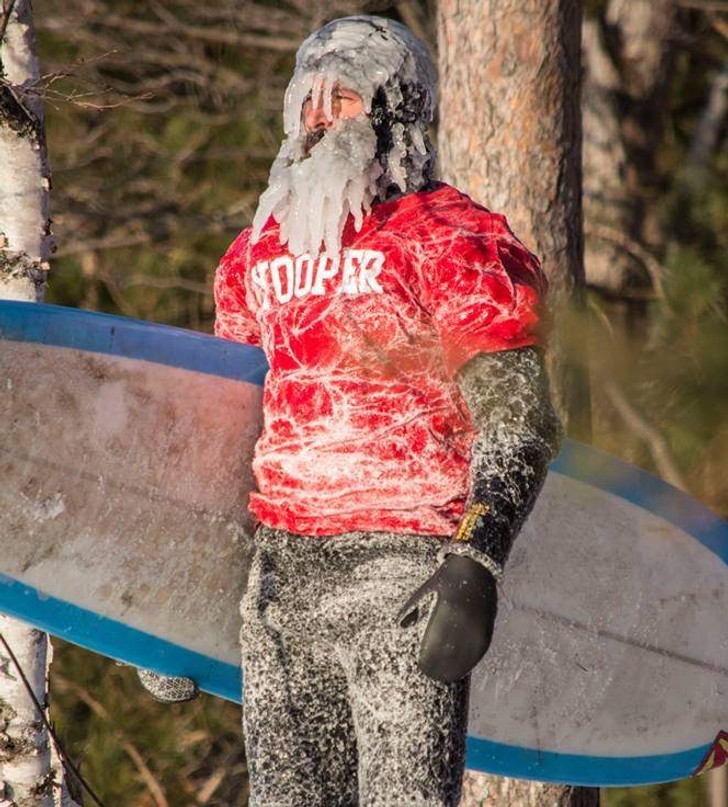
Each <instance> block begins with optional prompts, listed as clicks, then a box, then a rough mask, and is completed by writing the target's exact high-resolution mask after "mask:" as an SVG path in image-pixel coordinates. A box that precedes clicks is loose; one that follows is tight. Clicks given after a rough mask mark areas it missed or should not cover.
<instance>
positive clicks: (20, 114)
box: [0, 0, 74, 807]
mask: <svg viewBox="0 0 728 807" xmlns="http://www.w3.org/2000/svg"><path fill="white" fill-rule="evenodd" d="M2 33H4V36H3V37H2V39H1V40H0V71H1V72H0V298H5V299H14V300H28V301H39V300H41V299H42V297H43V289H44V285H45V277H46V274H47V271H48V258H49V253H50V249H51V236H50V219H49V215H48V192H49V187H50V186H49V176H50V175H49V170H48V162H47V156H46V149H45V142H44V130H43V102H42V98H41V96H40V95H39V94H38V93H36V92H35V90H36V89H37V82H38V80H39V77H40V70H39V65H38V59H37V56H36V50H35V36H34V32H33V26H32V18H31V9H30V0H15V1H14V2H13V0H3V3H2V7H0V34H2ZM0 633H2V636H3V638H4V639H5V641H6V642H7V644H8V645H9V646H10V648H11V649H12V651H13V653H14V654H15V656H16V658H17V661H18V664H19V666H20V667H21V669H22V670H23V672H24V674H25V676H26V678H27V679H28V683H29V684H30V686H31V689H32V691H33V693H34V695H35V698H36V699H37V701H38V703H40V704H41V705H42V706H43V707H45V706H46V703H47V670H48V665H49V664H50V656H51V648H50V644H49V641H48V637H47V636H46V635H45V634H44V633H42V632H40V631H37V630H33V629H32V628H30V627H29V626H27V625H25V624H24V623H21V622H18V621H17V620H14V619H10V618H9V617H7V616H3V615H0ZM53 756H54V755H53V753H52V744H51V742H50V738H49V736H48V731H47V729H46V728H45V726H44V724H43V721H42V720H41V718H40V715H39V713H38V707H37V706H36V704H35V703H34V702H33V699H32V698H31V696H30V694H29V693H28V691H27V689H26V686H25V683H24V682H23V680H22V678H21V676H20V674H19V673H18V670H17V668H16V666H15V663H14V662H13V660H12V659H11V658H10V657H9V655H8V653H7V651H6V650H5V647H4V646H3V645H0V805H1V806H2V807H11V806H12V807H54V806H55V807H58V806H59V805H63V807H65V806H66V805H67V806H68V807H73V805H74V802H72V801H71V800H70V798H69V796H68V792H67V789H66V787H65V782H64V781H63V777H62V776H61V775H60V773H59V772H60V765H58V764H57V760H56V764H55V765H54V764H53V759H52V758H53Z"/></svg>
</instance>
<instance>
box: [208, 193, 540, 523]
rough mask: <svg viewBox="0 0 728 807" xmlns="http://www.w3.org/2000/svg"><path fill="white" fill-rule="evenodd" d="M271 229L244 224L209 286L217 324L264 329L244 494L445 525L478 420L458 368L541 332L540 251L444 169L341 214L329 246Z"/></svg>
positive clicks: (369, 519)
mask: <svg viewBox="0 0 728 807" xmlns="http://www.w3.org/2000/svg"><path fill="white" fill-rule="evenodd" d="M278 236H279V234H278V227H277V226H276V225H275V222H273V221H271V222H269V223H268V225H267V226H266V227H265V229H264V231H263V232H262V235H261V238H260V239H259V241H258V242H257V243H255V244H253V243H252V241H251V239H250V231H249V230H248V231H245V232H244V233H243V234H242V235H241V236H240V238H239V239H238V240H237V241H236V242H235V243H234V244H233V246H232V247H231V250H230V251H229V252H228V254H227V255H226V256H225V258H224V259H223V261H222V262H221V264H220V267H219V269H218V273H217V277H216V287H215V291H216V301H217V321H216V333H217V334H218V335H219V336H227V337H228V338H242V339H243V340H244V341H253V342H255V341H256V340H259V341H260V344H262V346H263V348H264V350H265V351H266V354H267V356H268V360H269V363H270V367H271V370H270V373H269V375H268V378H267V380H266V388H265V399H264V409H265V424H264V431H263V434H262V436H261V438H260V440H259V442H258V445H257V447H256V457H255V462H254V472H255V475H256V480H257V483H258V488H259V490H258V492H257V493H256V494H253V496H252V497H251V509H252V510H253V512H254V513H255V515H256V516H257V517H258V518H259V519H260V520H261V521H262V522H263V523H265V524H268V525H269V526H272V527H277V528H281V529H287V530H290V531H291V532H294V533H300V534H337V533H341V532H348V531H351V530H357V529H358V530H395V531H397V530H398V531H401V532H411V533H421V534H436V535H451V534H452V533H453V531H454V528H455V526H456V525H457V522H458V520H459V518H460V516H461V515H462V511H463V506H464V503H465V499H466V497H467V494H468V488H469V463H470V450H471V445H472V442H473V439H474V436H475V428H474V425H473V423H472V421H471V419H470V416H469V414H468V411H467V407H466V406H465V404H464V401H463V400H462V397H461V395H460V392H459V389H458V386H457V383H456V381H455V379H454V374H455V372H456V371H457V369H458V368H459V367H460V366H462V364H463V363H464V362H466V361H467V360H468V359H470V358H471V357H472V356H474V355H475V354H476V353H478V352H492V351H499V350H506V349H509V348H516V347H522V346H525V345H530V344H534V343H536V342H537V334H536V327H537V324H538V319H539V317H538V307H539V300H540V298H541V297H542V295H543V293H544V291H545V281H544V278H543V275H542V274H541V271H540V268H539V265H538V262H537V260H536V259H535V258H534V257H533V255H531V253H529V252H528V250H527V249H526V248H525V247H524V246H523V245H522V244H521V243H520V242H519V241H518V239H517V238H516V237H515V236H514V235H513V234H512V233H511V231H510V230H509V228H508V226H507V224H506V223H505V220H504V219H503V217H502V216H498V215H494V214H491V213H489V212H488V211H486V210H484V209H483V208H481V207H479V206H478V205H475V204H474V203H473V202H471V200H469V199H468V198H467V197H466V196H464V195H463V194H460V193H459V192H458V191H456V190H455V189H453V188H451V187H449V186H447V185H440V186H439V187H437V188H435V189H432V190H429V191H423V192H420V193H417V194H409V195H406V196H404V197H401V198H398V199H396V200H393V201H391V202H386V203H383V204H378V205H375V206H374V207H373V208H372V210H371V212H370V213H369V214H368V215H367V216H365V218H364V221H363V223H362V227H361V230H360V231H359V232H357V231H356V230H355V228H354V226H353V222H352V221H351V220H349V222H348V223H347V226H346V227H345V228H344V232H343V236H342V250H341V253H340V254H339V255H337V256H334V257H333V258H332V257H331V256H328V255H326V254H314V255H302V256H298V257H296V256H293V255H291V254H290V253H289V252H288V251H287V250H286V249H285V248H283V247H281V245H280V241H279V237H278Z"/></svg>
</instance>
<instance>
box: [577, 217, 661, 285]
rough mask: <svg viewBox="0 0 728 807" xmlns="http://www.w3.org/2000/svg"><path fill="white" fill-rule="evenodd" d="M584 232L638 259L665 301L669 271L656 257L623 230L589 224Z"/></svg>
mask: <svg viewBox="0 0 728 807" xmlns="http://www.w3.org/2000/svg"><path fill="white" fill-rule="evenodd" d="M584 232H585V234H586V235H591V236H593V237H594V238H600V239H601V240H603V241H608V242H610V243H611V244H616V245H617V246H618V247H621V248H622V249H624V250H625V251H626V252H628V253H629V254H630V255H632V257H634V258H636V259H637V260H638V261H639V262H640V263H641V264H642V265H643V266H644V267H645V269H646V270H647V274H648V275H649V277H650V280H651V282H652V287H653V289H654V290H655V295H656V296H657V298H658V299H660V300H664V299H665V284H664V280H663V278H664V276H665V274H666V273H667V270H666V269H665V267H664V266H663V265H662V264H661V263H660V262H659V261H658V260H657V259H656V258H655V257H654V256H652V255H650V253H649V252H648V251H647V250H646V249H645V248H644V247H642V246H640V244H638V243H637V242H636V241H634V240H633V239H631V238H629V237H628V236H627V235H625V233H624V232H622V231H621V230H618V229H616V228H614V227H608V226H606V225H604V224H589V223H587V225H586V227H585V229H584Z"/></svg>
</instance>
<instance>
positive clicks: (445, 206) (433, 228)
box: [400, 182, 509, 235]
mask: <svg viewBox="0 0 728 807" xmlns="http://www.w3.org/2000/svg"><path fill="white" fill-rule="evenodd" d="M408 201H409V204H408V205H407V206H405V207H403V210H402V213H403V215H402V216H401V223H400V226H403V227H404V228H407V227H411V228H412V229H413V230H418V231H424V232H443V231H447V230H450V231H452V232H454V233H461V234H463V235H487V234H501V233H503V234H505V233H508V232H509V229H508V224H507V222H506V219H505V216H503V215H502V214H500V213H495V212H493V211H492V210H489V209H488V208H487V207H485V206H484V205H482V204H480V203H479V202H477V201H475V200H474V199H472V198H471V197H470V196H468V194H467V193H464V192H463V191H461V190H459V189H458V188H456V187H454V186H453V185H449V184H448V183H446V182H437V183H433V184H432V185H431V186H430V187H429V188H425V189H423V190H420V191H417V192H416V193H414V194H412V195H411V198H410V199H409V200H408Z"/></svg>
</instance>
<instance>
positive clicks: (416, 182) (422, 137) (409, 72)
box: [283, 15, 435, 196]
mask: <svg viewBox="0 0 728 807" xmlns="http://www.w3.org/2000/svg"><path fill="white" fill-rule="evenodd" d="M337 83H339V84H341V85H344V86H346V87H349V88H350V89H352V90H355V91H356V92H358V93H359V95H361V97H362V99H363V101H364V108H365V110H366V112H367V113H368V114H369V115H370V119H371V122H372V126H373V128H374V130H375V132H376V134H377V144H378V145H377V156H378V158H379V161H380V163H381V165H382V169H383V175H382V177H381V179H380V182H379V184H380V187H381V188H382V189H383V191H384V192H383V194H382V195H384V196H387V195H389V194H390V193H391V192H395V193H396V192H407V191H413V190H417V189H419V188H421V187H422V186H423V185H425V184H426V183H427V181H428V180H429V179H430V178H431V176H432V172H433V170H434V164H435V149H434V148H433V146H432V144H431V143H430V140H429V138H428V136H427V129H428V126H429V124H430V122H431V120H432V115H433V111H434V105H435V69H434V66H433V63H432V59H431V58H430V54H429V52H428V50H427V48H426V47H425V45H424V44H423V43H422V42H421V41H420V40H419V39H418V38H417V37H416V36H415V35H414V34H413V33H412V32H411V31H410V30H409V29H408V28H406V27H405V26H404V25H402V24H401V23H398V22H395V21H394V20H390V19H386V18H384V17H371V16H364V15H361V16H355V17H344V18H342V19H339V20H334V21H333V22H330V23H328V24H327V25H324V26H323V28H320V29H319V30H318V31H314V33H312V34H311V35H310V36H309V37H308V38H307V39H305V40H304V42H303V44H302V45H301V47H300V48H299V49H298V53H297V54H296V67H295V71H294V74H293V78H292V79H291V82H290V84H289V85H288V89H287V90H286V97H285V105H284V115H283V124H284V129H285V132H286V134H287V135H288V136H289V137H293V138H296V137H299V135H300V133H301V125H302V124H301V110H302V107H303V102H304V101H305V99H306V97H307V96H308V95H309V93H311V94H312V95H313V96H314V97H318V96H319V93H323V101H324V109H325V111H326V112H327V114H330V111H331V91H332V90H333V88H334V86H335V84H337Z"/></svg>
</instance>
